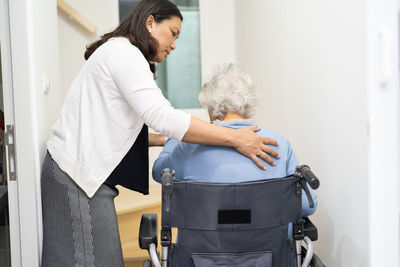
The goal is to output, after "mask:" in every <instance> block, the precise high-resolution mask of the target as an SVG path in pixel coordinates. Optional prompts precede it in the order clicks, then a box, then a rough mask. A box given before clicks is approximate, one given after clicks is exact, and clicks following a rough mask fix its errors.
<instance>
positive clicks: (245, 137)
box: [234, 125, 279, 170]
mask: <svg viewBox="0 0 400 267" xmlns="http://www.w3.org/2000/svg"><path fill="white" fill-rule="evenodd" d="M259 130H260V128H259V127H258V126H256V125H253V126H249V127H245V128H242V129H238V130H236V131H237V138H235V144H234V147H235V148H236V150H237V151H239V152H240V153H242V154H243V155H245V156H247V157H249V158H250V159H251V160H252V161H253V162H254V163H255V164H256V165H257V166H258V167H260V168H261V169H263V170H265V169H266V167H265V166H264V165H263V164H262V162H261V160H260V158H262V159H263V160H264V161H266V162H267V163H268V164H270V165H272V166H273V165H275V162H274V160H273V159H272V158H271V157H274V158H278V159H279V154H278V152H276V151H275V150H274V149H273V148H271V147H269V146H267V145H273V146H278V142H277V141H275V140H274V139H271V138H268V137H264V136H260V135H258V134H256V133H255V132H257V131H259Z"/></svg>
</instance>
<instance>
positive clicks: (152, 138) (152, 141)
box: [149, 133, 168, 146]
mask: <svg viewBox="0 0 400 267" xmlns="http://www.w3.org/2000/svg"><path fill="white" fill-rule="evenodd" d="M167 140H168V137H167V136H164V135H161V134H153V133H149V146H164V144H165V142H167Z"/></svg>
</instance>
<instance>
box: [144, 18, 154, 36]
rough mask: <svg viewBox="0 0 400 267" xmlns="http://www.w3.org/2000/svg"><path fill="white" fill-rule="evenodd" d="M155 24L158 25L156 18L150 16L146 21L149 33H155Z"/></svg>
mask: <svg viewBox="0 0 400 267" xmlns="http://www.w3.org/2000/svg"><path fill="white" fill-rule="evenodd" d="M155 24H156V20H155V19H154V16H153V15H150V16H149V17H148V18H147V19H146V28H147V30H148V31H149V33H151V32H152V31H153V29H154V26H155Z"/></svg>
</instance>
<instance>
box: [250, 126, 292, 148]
mask: <svg viewBox="0 0 400 267" xmlns="http://www.w3.org/2000/svg"><path fill="white" fill-rule="evenodd" d="M258 126H259V127H260V128H261V130H260V131H258V132H257V133H258V134H259V135H261V136H265V137H269V138H272V139H275V140H276V141H277V142H278V143H279V145H284V144H285V145H288V146H290V142H289V140H288V139H287V138H286V137H284V136H283V135H282V134H280V133H278V132H276V131H274V130H272V129H270V128H268V127H265V126H262V125H258Z"/></svg>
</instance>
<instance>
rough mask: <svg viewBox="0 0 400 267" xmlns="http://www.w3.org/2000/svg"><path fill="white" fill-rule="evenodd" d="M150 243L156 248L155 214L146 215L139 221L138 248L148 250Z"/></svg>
mask: <svg viewBox="0 0 400 267" xmlns="http://www.w3.org/2000/svg"><path fill="white" fill-rule="evenodd" d="M152 243H153V244H155V246H156V247H157V214H154V213H147V214H143V215H142V219H141V220H140V230H139V247H140V248H141V249H147V250H148V249H149V247H150V244H152Z"/></svg>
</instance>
